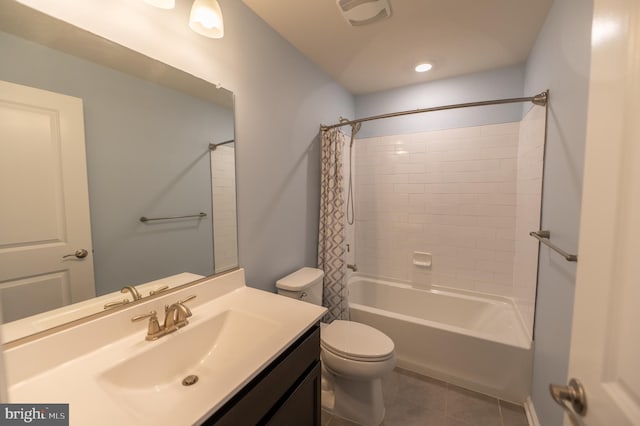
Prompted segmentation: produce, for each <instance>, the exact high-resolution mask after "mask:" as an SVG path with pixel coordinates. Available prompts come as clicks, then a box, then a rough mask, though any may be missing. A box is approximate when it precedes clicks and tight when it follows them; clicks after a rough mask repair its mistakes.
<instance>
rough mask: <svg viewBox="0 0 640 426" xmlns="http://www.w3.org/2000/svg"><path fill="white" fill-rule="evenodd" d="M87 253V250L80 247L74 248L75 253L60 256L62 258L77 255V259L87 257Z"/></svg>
mask: <svg viewBox="0 0 640 426" xmlns="http://www.w3.org/2000/svg"><path fill="white" fill-rule="evenodd" d="M88 254H89V252H88V251H87V250H85V249H80V250H76V252H75V253H72V254H65V255H64V256H62V258H63V259H64V258H65V257H77V258H78V259H84V258H85V257H87V255H88Z"/></svg>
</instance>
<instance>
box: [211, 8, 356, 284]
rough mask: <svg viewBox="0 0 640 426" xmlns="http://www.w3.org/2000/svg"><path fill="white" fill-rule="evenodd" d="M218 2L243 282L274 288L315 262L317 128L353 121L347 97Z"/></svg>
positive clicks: (247, 14)
mask: <svg viewBox="0 0 640 426" xmlns="http://www.w3.org/2000/svg"><path fill="white" fill-rule="evenodd" d="M220 4H221V7H222V9H223V13H224V19H225V32H226V33H225V37H224V39H222V41H223V43H226V44H227V45H226V46H220V49H221V51H220V57H221V59H223V60H225V61H230V62H233V64H232V66H229V67H225V69H224V70H222V72H221V77H220V78H221V81H222V82H223V85H224V86H225V87H228V88H229V89H231V90H233V91H234V93H235V95H236V139H237V149H236V155H237V166H238V168H237V174H238V219H239V220H238V229H239V251H240V265H241V266H243V267H244V268H246V277H247V284H248V285H250V286H253V287H257V288H261V289H266V290H272V291H274V290H275V282H276V280H277V279H279V278H281V277H283V276H284V275H286V274H288V273H290V272H292V271H293V270H295V269H297V268H300V267H302V266H316V264H317V240H318V215H319V208H320V144H319V139H318V131H319V126H320V124H327V123H335V122H336V121H337V120H338V118H339V116H340V115H344V116H353V113H354V106H353V105H354V104H353V97H352V96H351V94H350V93H349V92H347V91H346V90H344V89H343V88H342V87H341V86H340V85H338V84H337V83H336V82H335V81H334V80H333V79H332V78H330V77H329V76H328V75H327V74H326V73H324V72H323V71H321V70H320V69H319V68H318V67H317V66H316V65H315V64H313V63H312V62H311V61H309V60H308V59H307V58H305V57H304V56H303V55H302V54H301V53H300V52H299V51H298V50H296V49H295V48H294V47H293V46H291V45H290V44H289V43H288V42H287V41H285V40H284V39H283V38H282V37H280V35H278V34H277V33H276V32H275V31H273V30H272V29H271V28H270V27H268V26H267V25H266V24H265V23H264V22H263V21H262V20H261V19H260V18H258V17H257V16H256V15H255V14H254V13H253V12H251V11H250V10H249V9H248V8H247V7H246V6H245V5H244V4H243V3H242V2H241V1H237V0H224V1H221V2H220ZM215 46H217V44H216V43H212V47H215ZM211 54H212V55H216V53H215V52H213V49H212V53H211ZM216 57H218V56H216Z"/></svg>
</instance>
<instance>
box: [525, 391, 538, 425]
mask: <svg viewBox="0 0 640 426" xmlns="http://www.w3.org/2000/svg"><path fill="white" fill-rule="evenodd" d="M524 411H525V413H526V414H527V421H528V422H529V426H540V421H539V420H538V415H537V414H536V408H535V407H534V405H533V401H532V400H531V397H530V396H528V397H527V400H526V401H525V402H524Z"/></svg>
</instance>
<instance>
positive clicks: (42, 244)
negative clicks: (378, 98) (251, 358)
mask: <svg viewBox="0 0 640 426" xmlns="http://www.w3.org/2000/svg"><path fill="white" fill-rule="evenodd" d="M10 3H13V2H10ZM2 9H3V10H2V13H0V14H1V15H3V17H2V18H0V30H2V31H6V32H0V54H1V55H2V56H3V57H4V58H12V60H11V61H2V63H0V80H2V84H3V85H4V86H2V97H0V126H2V129H1V131H2V133H3V135H11V137H3V140H2V144H1V146H0V155H1V156H2V160H0V161H2V164H1V166H2V169H3V171H2V176H1V177H2V181H3V183H2V184H0V202H1V203H2V204H3V205H4V206H10V208H6V209H3V211H2V213H1V214H0V228H1V229H2V232H0V297H1V305H2V306H1V307H2V312H3V316H4V322H8V321H15V320H18V319H20V318H24V317H28V316H30V315H35V314H39V315H38V317H39V318H40V319H41V320H42V321H41V323H42V324H49V325H56V324H58V323H59V322H60V321H53V322H51V321H49V319H50V318H53V317H59V318H67V317H66V316H65V315H61V312H68V311H70V310H75V311H76V312H85V311H83V310H82V309H79V307H77V308H78V309H66V310H65V309H62V310H61V309H60V308H61V307H63V306H66V305H69V304H74V303H77V302H82V301H84V302H82V303H83V304H84V305H83V306H85V307H86V306H89V305H97V306H98V307H99V309H98V311H100V310H103V309H104V305H106V304H109V303H113V305H110V307H111V306H116V307H117V306H118V302H119V301H124V300H126V301H127V302H123V303H129V302H133V301H134V300H133V299H134V298H135V297H133V295H132V294H129V293H126V294H125V293H120V290H121V289H122V288H123V287H125V286H140V285H142V284H145V283H151V284H148V285H147V287H149V289H147V288H146V287H145V294H143V295H145V296H148V293H149V291H153V290H154V289H156V287H157V288H161V287H165V286H168V287H173V286H176V285H180V284H184V283H185V282H189V281H192V280H193V279H196V278H199V277H202V276H207V275H211V274H213V273H218V272H222V271H225V270H229V269H233V268H236V267H238V257H237V220H236V195H235V192H236V191H235V141H234V139H235V136H234V111H233V94H232V93H231V92H229V91H228V90H226V89H223V88H219V87H216V86H215V85H213V84H210V83H208V82H206V81H204V80H201V79H198V78H196V77H194V76H191V75H189V74H187V73H184V72H182V71H180V70H177V69H175V68H172V67H170V66H168V65H166V64H162V63H160V62H158V61H155V60H152V59H150V58H147V57H145V56H143V55H140V54H138V53H136V52H133V51H131V50H129V49H126V48H124V47H122V46H118V45H115V44H113V43H112V42H109V41H108V40H104V39H101V38H99V37H97V36H95V35H92V34H89V33H85V32H83V31H81V30H79V29H77V28H75V27H71V26H70V25H68V24H65V23H61V22H59V21H56V20H54V19H53V18H50V17H43V16H44V15H41V14H39V13H37V12H33V11H31V12H28V13H27V12H25V10H23V9H24V7H23V6H20V5H11V6H2ZM16 16H18V17H19V18H20V19H18V18H16ZM34 16H37V18H38V25H39V26H40V27H42V25H43V21H42V20H43V19H44V21H46V22H45V23H46V24H47V25H49V29H50V30H51V31H50V32H49V33H48V34H49V35H50V34H51V32H54V33H57V34H58V35H60V37H57V38H56V37H48V39H52V42H55V43H58V44H56V45H55V46H53V47H55V48H52V47H51V46H45V45H43V44H39V43H37V42H36V41H42V40H39V39H38V37H39V35H38V33H37V32H36V31H34V28H33V27H30V24H29V22H30V21H29V19H31V18H32V17H34ZM12 17H13V18H12ZM40 29H42V28H40ZM42 33H47V32H46V31H41V32H40V33H39V34H42ZM69 34H72V37H71V36H68V35H69ZM34 40H35V41H34ZM61 40H62V41H61ZM65 40H66V41H65ZM78 46H82V48H78ZM69 51H71V52H74V53H77V52H80V51H82V52H85V53H86V55H82V57H78V56H75V55H71V54H69V53H68V52H69ZM96 61H97V62H100V63H97V62H96ZM7 87H11V88H12V90H11V91H9V90H5V88H7ZM9 92H11V94H12V96H13V97H9V96H8V93H9ZM14 92H15V93H14ZM20 93H23V94H24V93H30V94H33V93H36V94H38V96H41V97H43V98H44V99H48V98H51V97H56V96H57V97H59V98H60V99H63V100H65V101H67V102H70V103H72V104H74V105H75V110H74V111H75V113H79V114H80V115H79V116H76V118H75V121H76V124H74V125H73V126H72V125H71V124H69V123H70V122H71V120H69V119H67V118H66V116H65V115H64V114H62V113H60V112H58V111H57V110H56V109H55V108H53V107H51V106H49V105H48V104H46V103H45V104H41V103H42V102H44V101H42V100H35V99H32V98H31V97H28V96H23V97H22V98H20V96H22V95H20ZM34 96H35V95H34ZM38 102H41V103H40V104H39V103H38ZM78 139H83V140H81V141H78ZM225 141H233V143H228V144H224V145H219V146H217V148H216V149H215V150H212V149H211V148H210V144H219V143H221V142H225ZM72 145H73V146H72ZM67 151H69V152H68V153H67ZM85 151H86V155H85ZM74 157H75V158H76V159H82V160H86V166H84V165H83V164H79V165H78V164H76V165H75V166H73V167H75V168H76V169H78V170H81V171H82V169H83V167H85V168H86V169H85V170H86V171H85V174H84V176H82V173H78V172H77V171H76V172H73V173H72V172H69V171H68V170H67V169H68V168H70V167H71V166H70V161H69V160H68V159H71V158H74ZM80 163H82V162H80ZM69 177H70V180H69V179H67V178H69ZM65 179H67V180H69V182H67V181H65ZM76 187H79V188H76ZM69 188H72V189H69ZM83 188H84V189H83ZM83 191H84V200H83V197H82V192H83ZM78 193H79V194H80V197H79V198H78V197H76V198H74V199H71V198H70V194H76V195H77V194H78ZM83 209H84V210H85V213H82V211H83ZM78 212H80V213H78ZM142 217H146V218H148V219H150V220H146V221H141V220H140V219H141V218H142ZM82 224H86V228H87V232H86V234H87V235H85V237H84V239H82V238H81V239H80V240H78V241H75V240H74V241H71V240H70V238H71V234H73V233H74V232H76V231H75V228H77V227H79V226H80V225H82ZM8 230H11V232H7V231H8ZM36 231H37V232H36ZM72 231H73V232H72ZM27 247H31V248H33V247H35V249H36V252H37V253H36V254H35V255H33V256H32V257H31V258H29V257H27V258H24V257H23V258H20V255H24V254H25V253H26V252H27V250H26V248H27ZM42 249H46V250H45V251H44V252H43V251H42ZM38 250H40V251H38ZM79 250H87V252H88V255H87V256H83V257H81V256H75V253H76V251H79ZM45 252H46V253H45ZM65 256H66V257H65ZM34 259H40V260H42V259H44V261H42V262H40V263H38V262H36V261H35V260H34ZM68 265H71V266H78V265H82V267H83V269H84V277H83V276H82V275H81V274H80V273H78V272H74V271H73V270H72V269H69V268H66V266H68ZM87 270H88V271H89V272H88V275H87ZM173 276H177V277H176V278H175V279H168V280H167V279H166V277H173ZM162 279H164V281H158V280H162ZM92 281H93V282H92ZM151 287H153V288H151ZM147 290H148V291H147ZM163 291H164V290H163ZM141 294H142V293H141ZM105 295H109V296H108V298H109V301H106V299H105ZM93 296H102V297H101V298H100V300H99V301H98V303H94V302H86V300H87V299H88V298H90V297H93ZM111 299H113V300H111ZM103 302H104V303H103ZM50 309H56V311H55V315H53V314H52V315H51V316H49V317H47V316H46V315H45V316H43V315H42V311H47V310H50ZM86 313H89V312H86ZM76 316H78V315H76ZM73 319H76V318H73ZM62 322H65V321H62ZM43 328H46V327H44V326H43Z"/></svg>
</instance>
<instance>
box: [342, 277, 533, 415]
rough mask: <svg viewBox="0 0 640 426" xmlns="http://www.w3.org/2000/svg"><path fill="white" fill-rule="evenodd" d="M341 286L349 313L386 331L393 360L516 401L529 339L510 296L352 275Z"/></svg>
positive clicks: (526, 383)
mask: <svg viewBox="0 0 640 426" xmlns="http://www.w3.org/2000/svg"><path fill="white" fill-rule="evenodd" d="M348 286H349V308H350V315H351V320H352V321H357V322H362V323H365V324H369V325H371V326H373V327H375V328H377V329H378V330H380V331H382V332H383V333H385V334H386V335H388V336H389V337H390V338H391V339H392V340H393V341H394V343H395V346H396V357H397V365H398V367H401V368H405V369H407V370H411V371H414V372H416V373H419V374H424V375H427V376H430V377H435V378H437V379H440V380H444V381H447V382H449V383H453V384H456V385H459V386H462V387H465V388H468V389H472V390H475V391H478V392H482V393H485V394H488V395H492V396H495V397H498V398H501V399H504V400H508V401H513V402H517V403H523V402H524V401H525V399H526V398H527V396H528V395H529V388H530V384H531V368H532V350H531V341H530V340H529V338H528V336H527V333H526V330H525V327H524V324H523V322H522V320H521V319H520V317H519V316H518V314H517V311H516V308H515V304H514V303H513V301H512V300H511V299H509V298H503V297H499V296H493V295H482V294H478V293H472V292H464V291H458V290H452V289H447V288H443V287H437V286H434V287H433V288H432V289H416V288H413V287H411V286H410V285H408V284H402V283H395V282H390V281H384V280H381V279H377V278H371V277H366V276H362V275H359V274H354V275H352V276H351V277H350V278H349V282H348Z"/></svg>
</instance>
